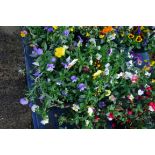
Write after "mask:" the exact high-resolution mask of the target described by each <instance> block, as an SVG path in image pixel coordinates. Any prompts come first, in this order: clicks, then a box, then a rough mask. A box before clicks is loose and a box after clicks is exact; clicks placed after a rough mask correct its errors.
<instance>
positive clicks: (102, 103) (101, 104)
mask: <svg viewBox="0 0 155 155" xmlns="http://www.w3.org/2000/svg"><path fill="white" fill-rule="evenodd" d="M98 105H99V108H101V109H102V108H104V107H105V106H106V104H105V102H103V101H101V102H99V104H98Z"/></svg>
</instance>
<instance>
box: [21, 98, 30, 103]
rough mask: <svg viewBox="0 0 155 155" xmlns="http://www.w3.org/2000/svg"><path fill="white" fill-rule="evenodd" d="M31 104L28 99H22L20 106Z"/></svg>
mask: <svg viewBox="0 0 155 155" xmlns="http://www.w3.org/2000/svg"><path fill="white" fill-rule="evenodd" d="M28 103H29V101H28V99H27V98H21V99H20V104H22V105H27V104H28Z"/></svg>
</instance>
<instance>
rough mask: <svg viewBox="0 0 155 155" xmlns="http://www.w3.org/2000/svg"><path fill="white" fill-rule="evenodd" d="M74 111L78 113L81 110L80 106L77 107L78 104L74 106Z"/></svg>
mask: <svg viewBox="0 0 155 155" xmlns="http://www.w3.org/2000/svg"><path fill="white" fill-rule="evenodd" d="M72 109H73V110H74V111H76V112H78V111H79V109H80V107H79V105H77V104H73V106H72Z"/></svg>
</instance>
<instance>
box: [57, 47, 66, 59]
mask: <svg viewBox="0 0 155 155" xmlns="http://www.w3.org/2000/svg"><path fill="white" fill-rule="evenodd" d="M64 55H65V48H64V47H57V48H56V49H55V56H56V57H58V58H61V57H62V56H64Z"/></svg>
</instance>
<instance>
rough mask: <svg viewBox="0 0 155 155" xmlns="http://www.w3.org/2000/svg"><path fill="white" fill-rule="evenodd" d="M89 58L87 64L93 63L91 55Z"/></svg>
mask: <svg viewBox="0 0 155 155" xmlns="http://www.w3.org/2000/svg"><path fill="white" fill-rule="evenodd" d="M89 59H90V60H89V64H90V65H93V60H92V57H89Z"/></svg>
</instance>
